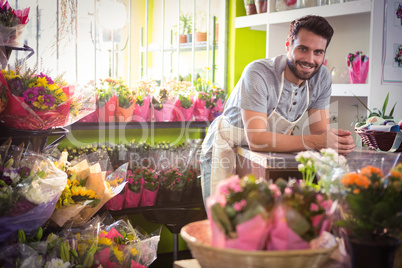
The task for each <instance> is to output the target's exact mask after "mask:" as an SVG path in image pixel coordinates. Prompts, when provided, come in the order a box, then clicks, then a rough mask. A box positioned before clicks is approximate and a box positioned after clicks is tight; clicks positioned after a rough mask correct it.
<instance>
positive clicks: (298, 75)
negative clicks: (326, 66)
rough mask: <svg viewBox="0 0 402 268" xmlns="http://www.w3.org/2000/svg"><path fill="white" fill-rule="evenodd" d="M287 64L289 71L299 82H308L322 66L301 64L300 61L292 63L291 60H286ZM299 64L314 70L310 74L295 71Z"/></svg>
mask: <svg viewBox="0 0 402 268" xmlns="http://www.w3.org/2000/svg"><path fill="white" fill-rule="evenodd" d="M287 62H288V66H289V69H290V71H291V72H292V73H293V74H294V76H296V78H297V79H300V80H309V79H310V78H311V77H313V76H314V75H315V74H316V73H317V72H318V70H319V69H320V67H321V65H322V64H320V65H319V66H318V65H316V64H310V63H307V62H301V61H295V62H294V61H293V60H291V59H288V60H287ZM300 64H301V65H304V66H309V67H313V68H315V70H314V71H313V72H312V73H305V72H300V71H299V70H297V65H300Z"/></svg>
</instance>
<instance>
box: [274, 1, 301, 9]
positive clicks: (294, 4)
mask: <svg viewBox="0 0 402 268" xmlns="http://www.w3.org/2000/svg"><path fill="white" fill-rule="evenodd" d="M302 1H303V0H276V3H275V10H276V11H284V10H290V9H295V8H301V7H302Z"/></svg>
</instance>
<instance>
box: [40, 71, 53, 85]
mask: <svg viewBox="0 0 402 268" xmlns="http://www.w3.org/2000/svg"><path fill="white" fill-rule="evenodd" d="M37 77H45V78H46V80H47V83H48V84H54V81H53V79H52V78H50V77H49V76H47V75H45V74H44V73H42V72H41V73H40V74H39V75H37Z"/></svg>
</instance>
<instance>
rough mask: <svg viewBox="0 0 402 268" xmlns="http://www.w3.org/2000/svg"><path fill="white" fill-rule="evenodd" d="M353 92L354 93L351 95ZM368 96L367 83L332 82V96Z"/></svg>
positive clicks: (368, 88)
mask: <svg viewBox="0 0 402 268" xmlns="http://www.w3.org/2000/svg"><path fill="white" fill-rule="evenodd" d="M353 94H354V95H353ZM355 95H356V96H357V97H368V96H369V95H370V87H369V85H368V84H332V94H331V96H333V97H354V96H355Z"/></svg>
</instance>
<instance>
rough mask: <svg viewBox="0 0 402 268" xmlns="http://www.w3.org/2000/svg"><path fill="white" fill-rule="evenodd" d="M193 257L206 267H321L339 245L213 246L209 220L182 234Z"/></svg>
mask: <svg viewBox="0 0 402 268" xmlns="http://www.w3.org/2000/svg"><path fill="white" fill-rule="evenodd" d="M180 234H181V236H182V238H183V239H184V241H186V242H187V245H188V247H189V248H190V250H191V254H192V255H193V257H194V258H195V259H197V261H198V262H199V263H200V265H201V267H204V268H222V267H242V268H260V267H261V268H266V267H275V268H281V267H292V268H298V267H300V268H305V267H309V268H310V267H321V266H322V265H323V264H324V263H325V262H326V261H327V260H328V259H329V257H330V255H331V253H332V252H333V251H334V250H335V249H336V248H337V246H335V247H332V248H328V249H315V250H313V249H307V250H288V251H262V250H260V251H245V250H238V249H226V248H216V247H212V246H211V243H210V237H211V231H210V225H209V221H208V220H203V221H197V222H192V223H189V224H187V225H186V226H184V227H183V228H182V229H181V232H180Z"/></svg>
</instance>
